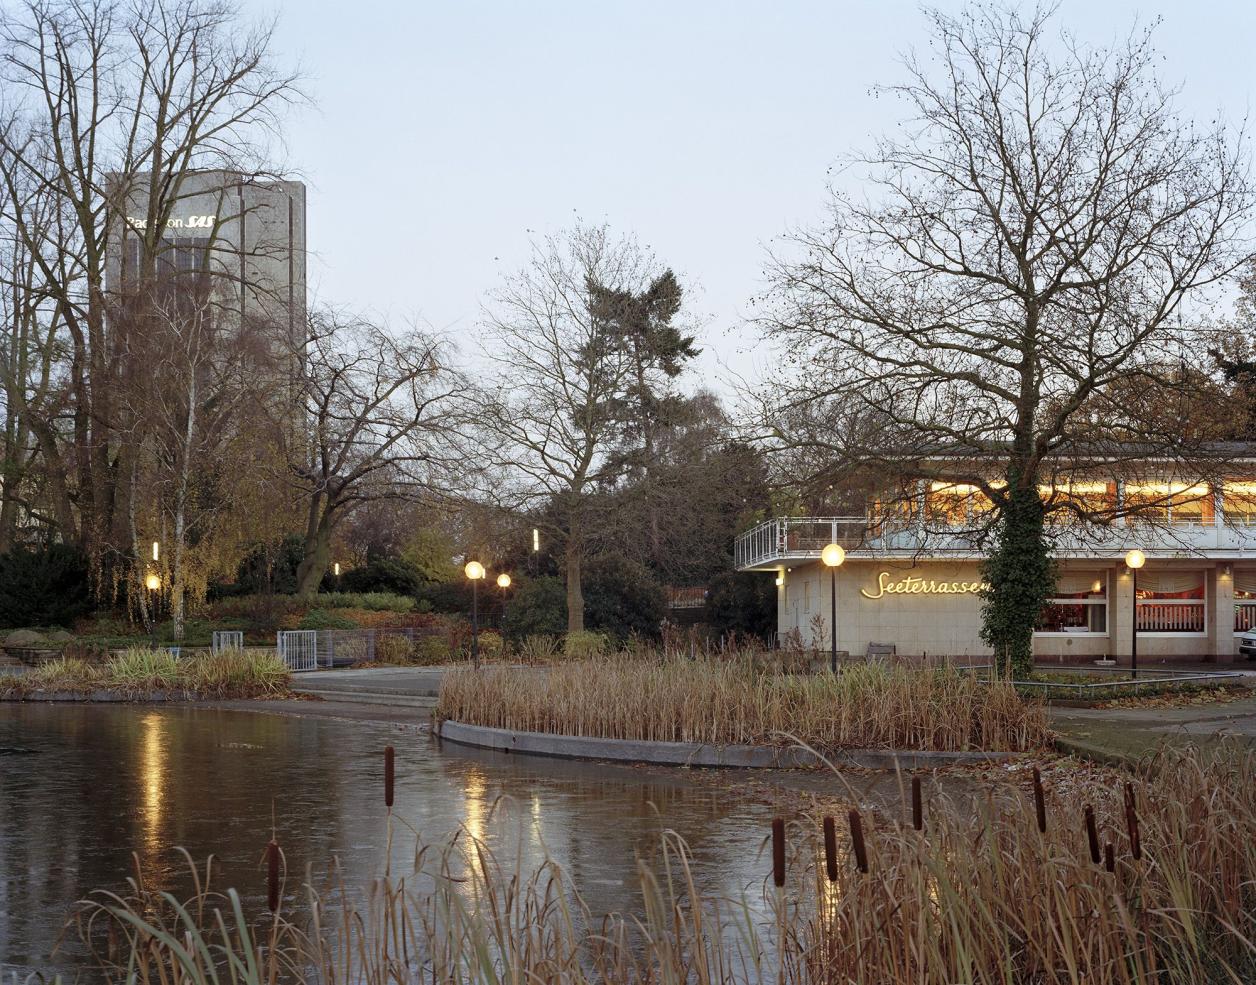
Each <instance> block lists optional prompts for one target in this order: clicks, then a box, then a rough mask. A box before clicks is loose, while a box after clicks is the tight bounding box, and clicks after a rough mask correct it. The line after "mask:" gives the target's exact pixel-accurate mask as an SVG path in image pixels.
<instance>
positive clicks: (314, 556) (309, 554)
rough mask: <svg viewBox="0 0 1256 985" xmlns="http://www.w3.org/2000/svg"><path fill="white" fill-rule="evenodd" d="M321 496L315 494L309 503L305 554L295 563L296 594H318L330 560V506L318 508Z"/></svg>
mask: <svg viewBox="0 0 1256 985" xmlns="http://www.w3.org/2000/svg"><path fill="white" fill-rule="evenodd" d="M321 503H322V497H321V496H317V497H315V498H314V501H313V502H312V503H311V504H310V522H309V524H308V525H307V526H306V532H305V554H304V556H303V557H302V558H301V563H300V564H298V565H297V595H299V596H300V597H301V598H310V597H311V596H314V595H317V594H318V586H319V582H321V581H322V580H323V575H324V574H326V573H327V563H328V561H330V560H331V531H332V526H333V521H332V513H331V508H330V507H328V508H327V509H326V510H325V511H321V510H319V505H320V504H321Z"/></svg>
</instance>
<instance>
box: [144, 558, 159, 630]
mask: <svg viewBox="0 0 1256 985" xmlns="http://www.w3.org/2000/svg"><path fill="white" fill-rule="evenodd" d="M156 554H157V542H156V541H153V556H154V557H155V556H156ZM144 587H145V588H147V589H148V642H149V646H150V647H151V648H152V649H154V650H155V649H157V598H158V596H157V593H158V592H159V591H160V590H161V575H159V574H157V572H156V571H150V572H149V573H148V575H147V576H146V577H145V578H144Z"/></svg>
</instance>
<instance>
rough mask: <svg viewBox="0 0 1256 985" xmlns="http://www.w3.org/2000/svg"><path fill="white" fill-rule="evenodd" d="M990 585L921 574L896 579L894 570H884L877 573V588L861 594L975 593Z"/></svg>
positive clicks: (874, 597) (864, 595)
mask: <svg viewBox="0 0 1256 985" xmlns="http://www.w3.org/2000/svg"><path fill="white" fill-rule="evenodd" d="M988 587H989V585H988V583H987V582H983V581H937V580H935V579H933V578H922V577H920V576H919V575H903V576H902V577H901V578H899V579H898V580H895V578H894V575H893V573H892V572H889V571H882V572H880V573H879V574H878V575H877V587H876V589H875V590H873V591H869V590H868V589H866V588H861V589H859V594H860V595H862V596H863V597H864V598H866V599H879V598H884V597H885V596H886V595H975V594H977V593H978V592H980V591H983V590H984V589H986V588H988Z"/></svg>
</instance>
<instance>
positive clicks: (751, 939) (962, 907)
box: [76, 752, 1256, 985]
mask: <svg viewBox="0 0 1256 985" xmlns="http://www.w3.org/2000/svg"><path fill="white" fill-rule="evenodd" d="M1163 766H1164V768H1162V769H1160V770H1159V771H1158V773H1156V774H1154V775H1150V774H1149V775H1147V776H1144V777H1141V778H1139V779H1137V780H1135V782H1133V783H1132V784H1131V785H1130V790H1131V791H1132V793H1133V801H1134V804H1135V811H1136V817H1137V821H1138V831H1139V839H1138V840H1139V845H1140V851H1139V856H1140V857H1138V858H1136V857H1135V855H1134V852H1133V850H1132V843H1131V840H1130V838H1129V836H1128V834H1127V831H1128V830H1129V825H1128V823H1127V813H1126V809H1125V804H1124V797H1125V792H1124V790H1123V789H1121V788H1120V787H1119V786H1115V787H1114V786H1111V785H1105V784H1104V783H1103V782H1099V783H1095V784H1092V786H1091V787H1090V788H1089V789H1088V790H1085V791H1084V796H1082V800H1081V802H1075V800H1074V799H1072V798H1068V799H1065V798H1056V797H1054V796H1053V795H1052V792H1051V791H1050V789H1048V791H1047V794H1046V804H1047V815H1046V816H1047V820H1048V823H1047V830H1046V832H1045V834H1044V833H1042V832H1040V831H1039V828H1038V824H1037V821H1036V818H1035V811H1034V808H1033V804H1032V800H1031V798H1030V796H1029V795H1028V792H1027V791H1026V792H1023V793H1020V794H1017V795H1014V796H1011V797H1005V796H998V795H995V794H992V795H991V797H990V799H989V801H988V802H987V805H986V806H985V808H984V809H982V810H981V811H979V812H977V813H975V814H974V813H973V812H972V811H971V810H968V811H965V810H961V809H958V807H957V806H956V805H947V804H945V803H938V802H937V801H936V800H935V801H934V802H933V803H931V805H930V808H931V809H930V811H929V813H928V820H927V823H926V825H925V828H924V830H923V831H916V830H914V829H913V828H912V827H911V825H910V824H902V823H899V822H898V821H896V820H894V819H887V818H872V817H868V818H865V819H863V820H864V825H863V826H864V830H865V831H866V832H867V853H868V872H867V873H866V874H864V873H860V872H859V871H857V869H856V867H855V866H854V865H853V864H852V862H851V860H850V858H849V857H848V851H847V847H848V846H849V838H848V837H847V836H846V835H845V832H844V828H845V824H844V823H843V825H842V828H843V834H842V837H841V840H840V842H839V857H838V858H837V862H838V866H837V872H836V876H837V878H836V879H835V880H834V881H830V880H829V877H828V875H827V873H826V865H825V858H824V853H823V848H822V845H821V844H820V842H819V840H818V839H817V838H816V833H817V830H818V828H819V819H818V818H804V819H801V820H797V821H794V822H793V823H791V825H790V827H789V828H788V840H789V845H790V847H791V851H790V853H789V854H788V856H787V858H788V863H789V864H788V868H787V871H786V878H785V885H784V888H783V889H781V890H777V889H776V888H775V886H773V885H772V882H771V880H770V879H769V878H768V872H769V871H770V868H771V866H770V863H769V860H768V859H767V858H766V857H763V856H762V855H761V856H760V859H759V861H760V863H761V864H762V865H763V871H764V877H765V878H764V880H763V883H762V885H761V887H760V888H759V889H757V890H756V889H751V890H750V891H748V892H747V893H746V894H745V895H744V896H743V897H741V898H734V899H730V898H721V897H717V896H711V895H708V894H707V893H705V892H704V890H703V887H702V886H700V885H699V884H698V880H697V879H696V878H695V876H694V873H693V871H692V869H691V867H690V857H689V853H688V849H687V848H686V846H685V845H684V844H683V843H681V842H680V841H678V840H677V839H675V838H674V837H670V838H668V839H666V840H665V842H664V846H663V848H664V850H663V855H662V865H661V867H659V868H655V867H651V866H649V865H647V864H646V863H644V862H641V861H639V862H638V865H637V872H638V877H639V878H638V885H637V886H636V887H631V888H629V889H628V890H627V892H628V893H629V894H630V895H631V898H629V899H626V900H625V904H626V906H627V910H626V911H625V912H624V913H622V914H619V915H608V916H604V915H602V914H596V913H592V912H591V911H590V909H589V907H588V906H586V905H585V903H584V902H583V900H582V898H581V896H580V893H579V892H578V889H579V887H578V886H576V885H575V884H574V883H573V882H572V880H571V879H570V877H569V876H568V874H567V872H565V871H564V870H563V869H562V868H561V867H560V866H559V865H557V864H556V863H553V862H547V863H545V864H543V865H542V866H540V867H539V868H538V869H536V870H535V871H523V870H522V869H520V868H519V867H518V865H517V864H516V865H515V866H505V865H502V864H501V863H500V862H499V861H498V859H497V858H496V857H495V856H494V855H493V853H492V852H491V851H490V849H489V848H488V846H487V845H486V844H484V843H483V842H481V841H477V840H475V839H473V838H471V837H470V836H469V834H467V833H466V832H463V833H462V834H461V836H460V837H459V838H456V839H455V840H454V841H453V842H452V843H449V844H445V845H443V846H431V845H427V844H423V843H420V844H419V845H418V846H417V847H416V851H415V855H414V868H413V871H410V872H406V873H403V874H400V875H398V874H395V873H392V872H388V873H386V874H385V876H384V877H383V878H382V879H379V880H377V881H375V882H373V883H371V884H370V887H369V890H368V892H367V893H366V901H365V902H364V903H356V902H354V899H355V897H354V896H353V895H352V894H350V893H348V892H347V891H346V890H345V887H344V886H343V885H342V884H333V885H332V886H331V888H330V889H329V890H327V891H323V892H319V891H317V890H315V889H313V888H310V887H308V886H306V887H304V888H303V890H302V891H301V893H295V892H293V893H289V894H288V895H287V896H286V897H285V898H286V899H289V900H292V901H294V902H295V901H300V900H301V899H302V897H304V903H305V904H306V905H305V906H304V907H303V908H305V909H308V911H309V914H310V916H309V917H308V918H306V917H297V916H295V915H292V916H290V915H289V913H288V911H287V910H286V909H283V908H282V907H281V910H280V912H279V913H277V914H275V915H274V916H270V915H254V916H253V917H248V916H246V914H245V912H244V907H243V906H242V904H241V903H240V900H239V898H238V897H237V896H235V895H234V894H232V893H230V892H228V893H226V894H223V895H217V893H216V891H211V889H210V886H209V882H210V875H209V867H208V866H207V867H206V871H205V872H204V873H200V872H197V877H196V878H197V890H196V892H195V894H194V896H193V898H192V899H191V900H190V901H185V902H184V903H182V904H180V903H179V902H177V901H176V900H175V899H174V898H173V897H171V896H168V895H164V894H160V893H156V892H153V891H152V890H150V889H148V888H146V887H145V886H144V885H143V882H142V874H141V876H140V877H137V878H136V879H133V880H132V881H131V884H130V890H129V891H128V892H127V893H125V894H123V895H121V896H112V895H107V894H102V895H99V896H97V897H96V898H95V899H94V900H93V901H91V902H89V903H87V904H85V905H84V906H83V909H82V910H81V912H80V914H79V917H78V920H77V923H76V927H77V929H78V932H79V935H80V937H81V938H82V939H83V940H85V941H86V942H87V943H88V944H89V945H90V946H91V947H92V949H93V951H94V952H95V954H96V957H97V958H98V959H99V962H100V964H99V967H100V969H101V971H102V973H103V976H104V978H105V979H106V980H108V981H119V982H120V981H123V980H127V981H131V982H137V983H147V982H163V983H164V982H171V983H173V982H183V983H189V985H194V983H201V982H208V981H210V980H211V975H210V969H218V977H217V978H216V979H215V980H217V981H225V980H228V978H229V979H230V980H231V981H235V982H250V983H252V982H256V983H260V982H263V981H267V982H270V981H277V980H280V979H284V980H290V981H295V982H309V983H313V982H319V983H320V985H360V983H367V985H376V983H378V985H385V983H392V982H398V983H400V982H431V983H442V985H444V983H449V985H453V983H474V985H480V983H483V985H504V983H519V985H525V983H528V982H546V983H553V985H567V983H570V985H586V983H589V985H591V983H594V982H599V983H605V985H636V983H641V985H646V983H649V985H655V983H658V985H664V983H677V985H679V983H693V985H750V983H759V982H765V983H766V982H773V983H776V985H821V983H824V985H828V983H833V985H836V983H859V985H895V983H912V985H916V983H922V985H923V983H927V985H933V983H951V982H963V983H968V985H1026V983H1031V985H1082V983H1086V985H1109V983H1121V985H1219V983H1222V982H1228V983H1243V982H1250V981H1252V980H1254V978H1253V976H1256V944H1253V941H1254V940H1256V786H1254V785H1253V784H1252V783H1250V782H1247V781H1249V780H1250V777H1251V776H1253V775H1256V755H1253V754H1252V753H1250V752H1248V753H1246V754H1242V755H1239V754H1235V757H1234V758H1227V759H1216V760H1209V759H1204V758H1202V757H1201V756H1200V755H1198V754H1188V755H1186V756H1184V757H1182V758H1175V759H1174V760H1173V761H1171V762H1168V763H1165V764H1163ZM1088 804H1093V806H1094V807H1095V809H1096V814H1097V818H1098V828H1099V831H1100V833H1101V837H1102V839H1103V841H1104V842H1105V843H1110V844H1112V845H1113V846H1114V851H1113V855H1114V862H1115V864H1114V867H1113V868H1114V871H1111V872H1109V871H1107V869H1106V868H1105V867H1104V865H1102V864H1099V865H1096V864H1095V863H1094V862H1093V861H1092V860H1091V856H1090V851H1089V848H1088V843H1087V838H1086V834H1085V831H1084V827H1083V824H1082V814H1083V808H1084V806H1086V805H1088ZM390 823H392V822H391V821H390ZM765 827H766V826H765ZM765 834H766V831H765ZM259 878H260V874H259ZM227 968H229V969H230V975H228V974H226V973H224V972H223V971H222V969H227Z"/></svg>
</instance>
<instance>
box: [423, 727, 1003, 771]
mask: <svg viewBox="0 0 1256 985" xmlns="http://www.w3.org/2000/svg"><path fill="white" fill-rule="evenodd" d="M434 731H435V733H436V735H437V736H438V737H439V738H440V739H441V740H442V741H444V742H451V743H453V744H455V745H460V746H473V747H475V748H477V749H491V750H495V751H497V752H505V753H519V754H522V755H527V756H550V757H553V758H558V759H602V760H611V761H614V762H621V763H649V764H652V765H657V766H700V767H715V768H720V767H723V768H732V769H797V768H800V767H807V768H811V767H816V766H823V765H824V761H823V760H822V759H820V758H819V757H818V756H816V755H815V754H814V753H812V752H810V751H809V750H806V749H799V748H796V747H788V746H740V745H731V746H715V745H704V744H701V743H696V742H645V741H638V740H635V739H598V738H589V737H587V736H579V735H554V734H551V733H548V732H515V731H512V730H510V729H500V728H491V727H489V726H486V725H467V724H465V723H463V722H455V721H451V720H445V721H443V722H439V723H438V724H437V725H436V726H435V728H434ZM1021 755H1023V754H1022V753H1014V752H981V751H973V752H924V751H918V750H914V749H845V750H842V751H841V752H838V753H835V754H833V755H831V756H829V757H828V759H829V761H830V762H832V763H833V765H834V766H849V767H856V768H860V769H873V770H887V769H896V768H897V769H905V770H919V769H932V768H934V767H938V766H955V765H959V764H966V763H1000V762H1007V761H1009V760H1013V759H1016V758H1018V757H1019V756H1021Z"/></svg>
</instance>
